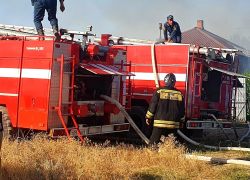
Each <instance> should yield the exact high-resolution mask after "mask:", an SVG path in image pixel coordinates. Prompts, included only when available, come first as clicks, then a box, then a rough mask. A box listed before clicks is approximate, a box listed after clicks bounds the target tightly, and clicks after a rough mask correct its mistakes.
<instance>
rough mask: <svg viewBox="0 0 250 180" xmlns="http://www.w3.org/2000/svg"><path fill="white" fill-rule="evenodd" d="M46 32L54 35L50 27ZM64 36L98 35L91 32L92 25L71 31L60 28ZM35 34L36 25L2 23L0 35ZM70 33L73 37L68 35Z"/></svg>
mask: <svg viewBox="0 0 250 180" xmlns="http://www.w3.org/2000/svg"><path fill="white" fill-rule="evenodd" d="M43 31H44V34H45V35H46V36H54V34H53V30H52V29H49V28H44V29H43ZM60 31H61V32H62V34H64V35H63V36H61V38H62V39H67V40H72V38H71V37H72V36H74V35H84V36H96V34H92V33H90V31H92V26H87V31H86V32H84V31H69V30H66V29H61V30H60ZM1 35H3V36H10V35H11V36H12V35H14V36H33V35H38V34H37V30H36V28H35V27H29V26H15V25H6V24H0V36H1ZM67 35H70V36H71V37H69V36H67ZM73 41H76V42H81V40H80V39H77V38H74V39H73Z"/></svg>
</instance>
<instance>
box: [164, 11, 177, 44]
mask: <svg viewBox="0 0 250 180" xmlns="http://www.w3.org/2000/svg"><path fill="white" fill-rule="evenodd" d="M163 30H164V38H165V42H170V41H172V42H173V43H181V29H180V26H179V24H178V23H177V22H175V21H174V17H173V16H172V15H169V16H168V17H167V22H165V24H164V29H163ZM168 32H169V35H170V37H169V38H168Z"/></svg>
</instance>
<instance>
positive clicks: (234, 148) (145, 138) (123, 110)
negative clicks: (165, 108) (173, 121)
mask: <svg viewBox="0 0 250 180" xmlns="http://www.w3.org/2000/svg"><path fill="white" fill-rule="evenodd" d="M100 97H101V98H103V99H105V100H107V101H109V102H111V103H114V104H116V106H117V107H118V108H119V109H120V110H121V112H122V113H123V114H124V116H125V117H126V119H127V120H128V122H129V123H130V124H131V126H132V127H133V128H134V130H135V131H136V133H137V134H138V135H139V136H140V137H141V138H142V139H143V140H144V141H145V143H146V144H149V139H148V138H147V137H146V136H145V135H144V134H143V133H142V132H141V130H140V129H139V128H138V127H137V126H136V124H135V123H134V121H133V120H132V118H131V117H130V116H129V114H128V113H127V112H126V110H125V109H124V108H123V107H122V105H121V104H120V103H119V102H118V101H116V100H114V99H112V98H110V97H108V96H106V95H101V96H100ZM177 133H178V134H179V135H180V136H181V137H182V138H183V139H185V140H186V141H188V142H189V143H191V144H194V145H197V146H200V147H204V148H209V149H214V150H231V151H232V150H234V151H248V152H250V148H239V147H215V146H207V145H202V144H200V143H197V142H195V141H193V140H191V139H189V138H188V137H187V136H185V135H184V134H183V133H182V132H181V131H180V130H178V131H177ZM184 156H185V157H186V159H196V160H202V161H209V162H215V163H218V162H219V163H222V164H240V165H250V161H245V160H238V159H221V158H212V157H206V156H196V155H189V154H184Z"/></svg>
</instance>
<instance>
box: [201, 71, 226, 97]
mask: <svg viewBox="0 0 250 180" xmlns="http://www.w3.org/2000/svg"><path fill="white" fill-rule="evenodd" d="M220 88H221V72H218V71H208V69H207V67H204V71H203V81H202V93H201V100H202V101H211V102H220Z"/></svg>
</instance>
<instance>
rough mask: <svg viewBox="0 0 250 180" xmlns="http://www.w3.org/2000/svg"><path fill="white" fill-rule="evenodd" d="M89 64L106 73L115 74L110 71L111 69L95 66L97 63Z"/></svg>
mask: <svg viewBox="0 0 250 180" xmlns="http://www.w3.org/2000/svg"><path fill="white" fill-rule="evenodd" d="M91 66H94V67H96V68H98V69H100V70H102V71H104V72H106V73H109V74H115V73H113V72H111V71H109V70H106V69H104V68H102V67H100V66H97V64H91Z"/></svg>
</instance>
